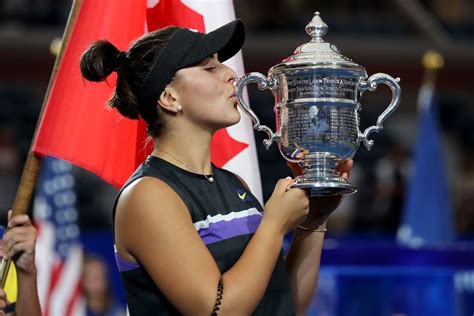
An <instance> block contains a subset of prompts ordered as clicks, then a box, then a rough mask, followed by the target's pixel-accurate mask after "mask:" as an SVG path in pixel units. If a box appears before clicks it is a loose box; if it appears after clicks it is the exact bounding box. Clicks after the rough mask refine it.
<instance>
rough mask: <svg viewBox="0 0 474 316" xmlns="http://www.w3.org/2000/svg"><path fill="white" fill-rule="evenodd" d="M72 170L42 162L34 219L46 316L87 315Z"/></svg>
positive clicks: (60, 163) (62, 163) (52, 161)
mask: <svg viewBox="0 0 474 316" xmlns="http://www.w3.org/2000/svg"><path fill="white" fill-rule="evenodd" d="M75 205H76V193H75V181H74V176H73V174H72V166H71V165H70V164H69V163H67V162H65V161H62V160H58V159H55V158H52V157H45V158H43V159H42V163H41V171H40V175H39V180H38V182H37V186H36V197H35V201H34V211H33V213H34V214H33V216H34V220H35V222H36V225H37V228H38V240H37V244H36V266H37V269H38V292H39V298H40V303H41V308H42V311H43V315H45V316H69V315H84V314H85V305H84V302H83V299H82V297H81V293H80V286H79V285H80V278H81V269H82V248H81V245H80V242H79V227H78V225H77V217H78V213H77V209H76V206H75Z"/></svg>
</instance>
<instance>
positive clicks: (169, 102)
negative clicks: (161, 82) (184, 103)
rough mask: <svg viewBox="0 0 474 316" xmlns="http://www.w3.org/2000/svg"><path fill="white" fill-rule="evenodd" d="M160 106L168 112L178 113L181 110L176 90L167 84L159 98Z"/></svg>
mask: <svg viewBox="0 0 474 316" xmlns="http://www.w3.org/2000/svg"><path fill="white" fill-rule="evenodd" d="M158 106H160V107H161V108H162V109H164V110H166V111H168V112H171V113H178V112H179V111H180V108H181V105H180V104H179V102H178V100H177V92H176V90H175V89H173V88H172V87H170V86H166V88H165V89H164V90H163V92H161V94H160V97H159V98H158Z"/></svg>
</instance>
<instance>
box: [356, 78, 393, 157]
mask: <svg viewBox="0 0 474 316" xmlns="http://www.w3.org/2000/svg"><path fill="white" fill-rule="evenodd" d="M399 82H400V78H396V79H394V78H393V77H392V76H389V75H387V74H383V73H376V74H373V75H372V76H370V77H369V79H367V81H365V80H361V81H360V87H359V89H360V94H361V95H362V93H364V92H365V91H367V90H369V91H375V89H377V85H378V84H379V83H385V84H386V85H387V86H389V88H390V90H392V101H391V102H390V105H389V106H388V107H387V108H386V109H385V111H383V112H382V114H380V116H379V118H378V119H377V123H376V125H372V126H370V127H368V128H367V129H366V130H365V131H364V133H361V132H359V141H363V142H364V145H365V147H366V148H367V150H370V149H371V148H372V145H373V144H374V141H373V140H372V139H370V140H369V139H368V137H369V135H370V134H371V133H372V132H379V131H381V130H382V129H383V126H382V123H383V122H384V121H385V119H386V118H387V117H388V116H389V115H390V114H392V113H393V112H394V111H395V110H396V109H397V107H398V104H399V103H400V94H401V90H400V85H399V84H398V83H399Z"/></svg>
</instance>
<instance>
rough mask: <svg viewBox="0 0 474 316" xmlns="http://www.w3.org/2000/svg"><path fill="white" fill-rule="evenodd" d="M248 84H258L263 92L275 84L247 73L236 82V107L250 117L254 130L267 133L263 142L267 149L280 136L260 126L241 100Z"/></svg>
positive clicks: (257, 74) (254, 115)
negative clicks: (266, 137)
mask: <svg viewBox="0 0 474 316" xmlns="http://www.w3.org/2000/svg"><path fill="white" fill-rule="evenodd" d="M249 83H258V88H259V89H260V90H265V89H270V90H271V89H273V88H274V87H275V86H276V84H275V81H274V80H272V81H270V80H267V78H266V77H265V76H264V75H262V74H261V73H258V72H251V73H248V74H246V75H244V76H243V77H242V78H240V79H239V80H238V81H237V100H238V101H239V102H238V105H239V107H240V108H241V109H242V111H244V112H245V114H247V115H248V116H250V118H251V119H252V122H253V128H254V129H256V130H257V131H259V132H262V131H263V132H265V133H267V135H268V139H264V140H263V145H265V148H266V149H268V148H269V147H270V145H271V144H272V143H273V142H274V141H277V140H278V139H280V135H279V134H277V133H274V132H273V131H272V129H271V128H269V127H268V126H265V125H262V124H260V120H259V119H258V117H257V115H256V114H255V113H254V112H253V111H252V110H251V109H250V106H249V105H248V104H247V103H246V102H245V100H244V98H243V92H244V88H245V86H246V85H247V84H249Z"/></svg>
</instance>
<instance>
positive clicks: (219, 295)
mask: <svg viewBox="0 0 474 316" xmlns="http://www.w3.org/2000/svg"><path fill="white" fill-rule="evenodd" d="M223 293H224V283H223V282H222V278H221V279H220V280H219V284H218V285H217V297H216V304H214V310H213V311H212V314H211V316H217V312H218V311H219V309H220V308H219V305H221V300H222V294H223Z"/></svg>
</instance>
